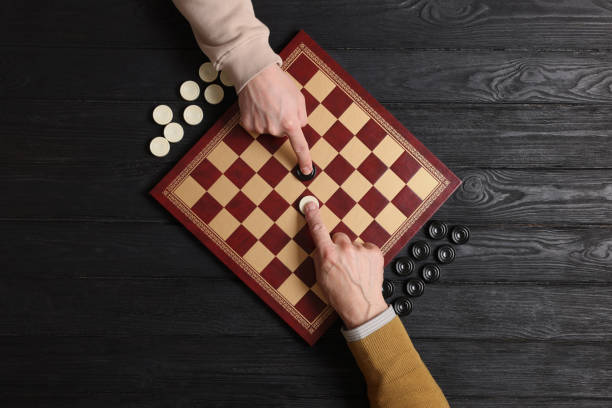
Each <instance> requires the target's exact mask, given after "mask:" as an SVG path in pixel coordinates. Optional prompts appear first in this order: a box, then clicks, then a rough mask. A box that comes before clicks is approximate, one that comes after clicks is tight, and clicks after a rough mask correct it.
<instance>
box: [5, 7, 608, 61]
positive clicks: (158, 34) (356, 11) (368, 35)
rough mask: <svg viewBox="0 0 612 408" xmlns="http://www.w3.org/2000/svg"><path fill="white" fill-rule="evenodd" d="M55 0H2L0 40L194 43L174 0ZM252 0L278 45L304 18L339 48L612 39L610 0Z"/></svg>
mask: <svg viewBox="0 0 612 408" xmlns="http://www.w3.org/2000/svg"><path fill="white" fill-rule="evenodd" d="M54 5H55V7H52V6H50V5H48V4H41V5H37V6H34V5H33V4H30V3H23V2H16V1H4V2H2V5H0V15H2V16H3V17H5V18H4V19H3V24H2V26H1V30H0V34H1V35H0V39H1V40H0V45H18V46H41V45H43V46H57V45H69V46H71V47H131V48H151V47H160V48H176V47H194V46H195V45H194V41H193V39H192V35H191V32H190V30H189V28H188V25H187V23H186V22H185V20H184V19H183V18H182V16H181V15H180V14H179V13H178V12H177V11H176V9H174V7H173V6H172V4H171V3H169V2H167V1H163V0H157V1H154V0H150V1H146V2H140V1H124V2H113V1H110V0H106V1H99V2H96V3H95V4H87V5H84V4H83V3H82V2H78V1H76V0H64V1H61V2H55V3H54ZM254 5H255V11H256V14H257V16H258V17H259V18H260V19H261V20H262V21H263V22H264V23H266V24H268V25H269V26H270V29H271V31H272V43H273V45H275V46H280V45H282V44H283V43H284V42H285V41H286V39H287V38H288V37H289V36H290V35H291V34H292V33H294V32H295V31H296V29H297V28H304V29H306V30H307V31H308V32H309V33H311V34H312V35H313V36H314V37H315V38H316V39H317V40H318V41H320V42H321V43H322V44H324V45H325V46H327V47H339V48H343V47H349V48H356V47H367V48H489V47H492V48H502V47H503V48H536V49H541V48H564V49H567V48H574V49H576V48H577V49H584V48H588V49H594V48H603V49H609V48H610V42H611V41H612V34H611V32H610V30H609V29H608V27H609V25H610V24H611V23H612V12H611V8H610V6H609V4H608V3H607V2H604V1H597V0H588V1H585V0H564V1H562V2H547V1H541V0H540V1H536V2H534V1H528V0H518V1H512V2H499V1H493V0H482V1H478V2H466V1H461V0H459V1H444V2H440V1H433V0H410V1H406V2H402V3H393V2H380V1H377V0H367V1H361V2H360V3H359V7H355V5H354V3H352V2H350V1H347V0H343V1H334V2H329V1H323V0H311V1H309V2H308V3H304V2H301V1H296V0H292V1H285V2H283V3H279V2H278V1H263V0H257V1H255V2H254ZM60 10H61V11H60ZM340 26H341V27H342V29H338V27H340ZM66 27H70V30H67V29H66Z"/></svg>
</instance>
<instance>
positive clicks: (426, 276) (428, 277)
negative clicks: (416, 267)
mask: <svg viewBox="0 0 612 408" xmlns="http://www.w3.org/2000/svg"><path fill="white" fill-rule="evenodd" d="M421 278H422V279H423V281H425V283H433V282H435V281H437V280H438V279H440V267H439V266H438V265H436V264H433V263H428V264H425V265H423V266H422V267H421Z"/></svg>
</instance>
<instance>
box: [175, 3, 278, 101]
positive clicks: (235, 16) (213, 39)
mask: <svg viewBox="0 0 612 408" xmlns="http://www.w3.org/2000/svg"><path fill="white" fill-rule="evenodd" d="M173 2H174V4H175V5H176V7H177V8H178V9H179V11H180V12H181V13H182V14H183V15H184V16H185V18H186V19H187V21H189V24H190V25H191V29H192V30H193V33H194V36H195V38H196V41H197V42H198V45H199V46H200V48H201V49H202V51H203V52H204V53H205V54H206V56H207V57H208V58H209V59H210V60H211V61H212V63H213V64H214V66H215V68H216V69H217V70H218V71H220V70H222V69H223V70H225V71H226V72H227V73H228V75H229V77H230V79H231V80H232V81H233V82H234V84H235V87H236V91H238V92H240V91H241V90H242V88H243V87H244V85H246V83H247V82H248V81H249V80H250V79H251V78H253V77H254V76H255V75H257V74H258V73H259V72H261V71H262V70H263V69H264V68H266V67H267V66H269V65H271V64H274V63H277V64H280V63H281V59H280V57H279V56H278V55H277V54H276V53H275V52H274V51H272V49H271V48H270V45H269V44H268V36H269V34H270V31H269V30H268V28H267V27H266V26H265V25H264V24H263V23H262V22H261V21H259V20H258V19H257V18H256V17H255V13H254V12H253V5H252V4H251V1H250V0H223V1H219V0H173Z"/></svg>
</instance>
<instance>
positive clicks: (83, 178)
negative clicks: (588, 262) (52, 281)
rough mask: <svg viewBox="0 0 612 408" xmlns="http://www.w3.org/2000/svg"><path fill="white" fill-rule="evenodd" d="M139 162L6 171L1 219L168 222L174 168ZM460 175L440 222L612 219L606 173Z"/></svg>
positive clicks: (1, 178)
mask: <svg viewBox="0 0 612 408" xmlns="http://www.w3.org/2000/svg"><path fill="white" fill-rule="evenodd" d="M143 149H144V146H143ZM141 154H142V159H141V160H127V159H126V160H125V161H122V162H120V163H95V165H91V164H90V163H87V162H82V163H69V164H68V165H62V164H57V165H54V166H52V167H49V166H48V165H46V164H42V165H37V164H36V163H32V164H30V165H29V166H28V167H27V168H24V167H23V166H21V165H18V164H14V165H9V166H7V167H6V168H5V169H4V171H3V173H1V174H0V185H1V186H2V187H3V188H4V189H5V190H6V191H10V192H11V194H9V195H7V196H6V197H5V199H4V200H2V201H0V214H2V218H3V219H9V220H10V219H21V218H34V219H83V220H86V219H91V220H101V219H102V220H128V221H134V220H139V221H154V220H160V219H164V220H168V219H170V217H169V216H168V215H167V214H166V212H165V211H163V209H162V208H160V206H159V205H157V204H156V203H155V202H153V200H152V199H151V198H150V197H149V196H148V194H147V192H148V191H149V189H150V188H151V187H152V183H153V181H154V180H158V179H159V178H160V177H161V176H162V175H163V174H165V173H166V172H167V171H168V170H169V168H170V165H169V164H168V165H165V166H163V165H161V164H160V163H159V162H158V161H157V160H154V159H152V158H145V157H144V156H145V155H146V154H145V153H144V152H142V153H141ZM172 157H174V156H172ZM456 174H457V175H458V176H459V177H460V178H461V179H462V180H463V185H462V186H461V187H460V188H459V189H458V190H457V191H456V192H455V194H454V195H453V196H452V197H451V198H450V199H449V201H447V202H446V203H445V204H444V206H442V208H441V209H440V210H439V211H438V213H437V216H438V217H440V218H442V219H460V220H462V222H464V223H466V224H468V225H475V224H487V223H492V224H499V223H510V224H514V223H521V224H528V223H533V224H545V225H570V224H590V225H609V220H610V219H611V218H612V191H611V189H612V170H609V169H589V170H562V169H561V170H539V171H529V170H516V169H510V170H499V169H495V170H490V169H464V170H458V171H456ZM33 192H36V193H35V194H34V193H33ZM109 192H112V193H109ZM41 197H44V202H45V205H42V203H41Z"/></svg>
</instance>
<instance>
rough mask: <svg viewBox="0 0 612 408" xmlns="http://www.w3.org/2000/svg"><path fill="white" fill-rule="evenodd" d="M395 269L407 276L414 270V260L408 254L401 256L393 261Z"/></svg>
mask: <svg viewBox="0 0 612 408" xmlns="http://www.w3.org/2000/svg"><path fill="white" fill-rule="evenodd" d="M393 271H394V272H395V273H396V274H398V275H400V276H407V275H410V274H411V273H412V271H414V261H413V260H412V259H410V258H408V257H407V256H400V257H399V258H396V259H395V261H394V262H393Z"/></svg>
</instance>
